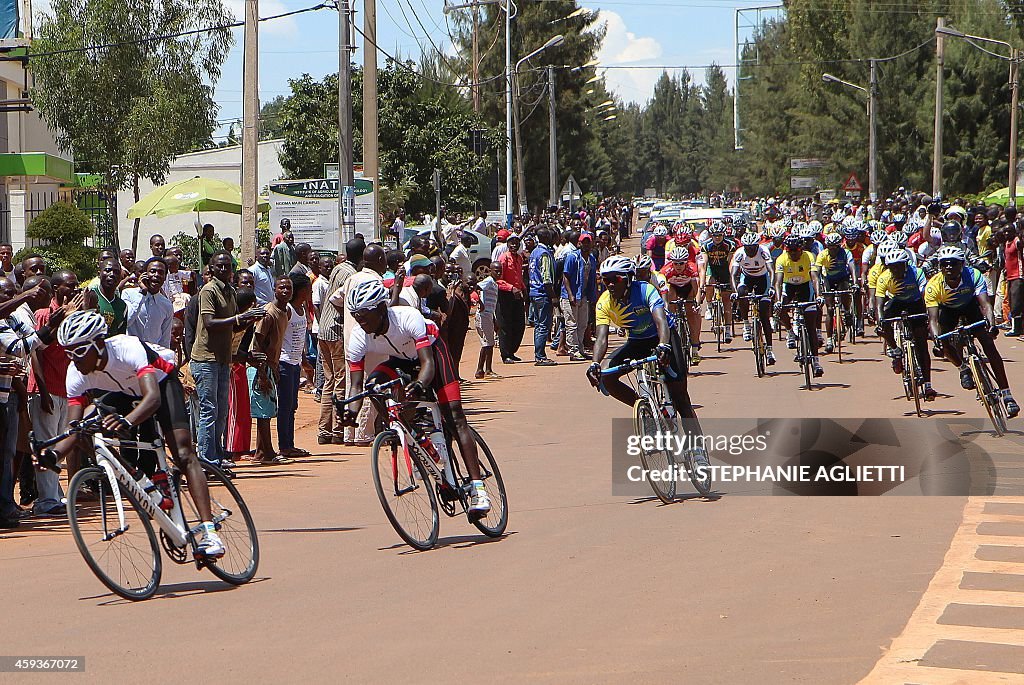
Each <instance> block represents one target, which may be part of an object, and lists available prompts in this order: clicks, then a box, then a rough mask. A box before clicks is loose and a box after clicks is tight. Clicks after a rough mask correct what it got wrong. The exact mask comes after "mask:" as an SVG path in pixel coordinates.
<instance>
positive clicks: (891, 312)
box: [882, 299, 928, 328]
mask: <svg viewBox="0 0 1024 685" xmlns="http://www.w3.org/2000/svg"><path fill="white" fill-rule="evenodd" d="M926 311H927V310H926V309H925V306H924V300H923V299H922V300H914V301H913V302H901V301H899V300H888V301H886V303H885V304H883V305H882V318H885V319H892V318H895V317H897V316H899V315H900V314H902V313H903V312H906V313H907V314H924V313H926ZM927 323H928V320H927V319H914V321H912V322H911V324H912V325H913V327H914V328H919V327H920V326H925V325H927ZM886 325H892V324H886Z"/></svg>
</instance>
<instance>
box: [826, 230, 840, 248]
mask: <svg viewBox="0 0 1024 685" xmlns="http://www.w3.org/2000/svg"><path fill="white" fill-rule="evenodd" d="M842 243H843V236H842V235H840V234H838V233H829V234H828V235H827V236H825V245H826V246H827V247H834V246H836V245H841V244H842Z"/></svg>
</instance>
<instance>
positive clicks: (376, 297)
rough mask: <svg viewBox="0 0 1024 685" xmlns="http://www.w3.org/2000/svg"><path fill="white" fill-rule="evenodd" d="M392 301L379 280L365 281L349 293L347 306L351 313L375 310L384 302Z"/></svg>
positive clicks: (346, 300) (346, 301)
mask: <svg viewBox="0 0 1024 685" xmlns="http://www.w3.org/2000/svg"><path fill="white" fill-rule="evenodd" d="M389 299H391V296H390V295H389V294H388V291H387V289H386V288H385V287H384V284H383V283H381V282H380V281H378V280H372V281H363V282H362V283H359V284H358V285H356V287H354V288H352V290H349V291H348V297H347V298H346V299H345V306H346V308H347V309H348V310H349V311H350V312H359V311H365V310H367V309H373V308H374V307H376V306H377V305H379V304H380V303H382V302H387V301H388V300H389Z"/></svg>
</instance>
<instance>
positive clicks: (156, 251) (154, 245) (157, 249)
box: [149, 233, 167, 257]
mask: <svg viewBox="0 0 1024 685" xmlns="http://www.w3.org/2000/svg"><path fill="white" fill-rule="evenodd" d="M149 251H150V252H152V253H153V254H152V256H153V257H163V256H164V253H166V252H167V242H166V241H165V240H164V237H163V236H162V235H160V234H159V233H156V234H154V235H153V236H151V237H150V239H149Z"/></svg>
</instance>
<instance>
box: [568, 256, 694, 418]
mask: <svg viewBox="0 0 1024 685" xmlns="http://www.w3.org/2000/svg"><path fill="white" fill-rule="evenodd" d="M634 268H635V267H634V264H633V262H632V261H631V260H630V259H628V258H627V257H621V256H616V257H609V258H608V259H606V260H605V261H604V263H603V264H601V268H600V273H601V281H602V282H603V283H604V286H605V291H604V292H603V293H602V294H601V297H600V298H598V300H597V308H596V316H595V324H596V326H597V332H596V339H595V340H594V361H593V363H592V364H591V365H590V366H589V368H587V378H588V379H589V380H590V384H591V385H593V386H594V387H595V388H598V389H600V388H601V387H602V384H603V387H604V389H605V390H607V392H608V394H609V395H611V396H612V397H614V398H615V399H617V400H618V401H620V402H622V403H623V404H625V405H628V406H629V407H632V406H633V405H634V404H636V400H637V394H636V392H635V391H634V390H633V389H632V388H631V387H629V386H628V385H626V384H625V383H623V382H622V381H621V380H620V378H621V377H622V375H623V374H622V373H619V374H611V375H608V376H604V377H603V379H602V376H601V362H602V361H603V360H604V357H605V354H607V352H608V328H609V326H618V327H620V328H624V329H625V330H626V331H627V332H628V338H627V339H626V343H625V344H624V345H622V346H621V347H620V348H619V349H617V350H616V351H615V353H614V354H613V355H612V356H611V357H610V358H609V365H610V366H619V365H621V364H624V363H625V362H626V361H627V360H630V359H633V360H636V359H644V358H645V357H648V356H650V355H651V354H652V353H654V354H657V356H658V360H659V362H660V363H661V365H662V366H663V367H664V368H665V376H666V379H665V380H666V382H667V385H668V392H669V396H670V397H671V398H672V405H673V406H674V407H675V410H676V413H677V414H679V416H680V417H681V418H684V419H692V418H696V416H697V415H696V413H695V412H694V411H693V405H692V404H691V403H690V395H689V393H688V392H687V387H686V373H685V371H684V370H683V365H682V363H681V362H680V359H679V357H680V355H679V352H678V341H674V338H675V330H674V329H673V328H671V327H670V326H669V325H668V317H667V316H666V315H665V301H664V300H662V299H661V296H660V295H658V291H657V290H655V289H654V288H653V287H652V286H651V284H650V283H646V282H644V281H640V280H635V279H634V278H633V275H634Z"/></svg>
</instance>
